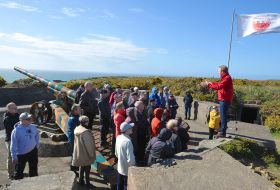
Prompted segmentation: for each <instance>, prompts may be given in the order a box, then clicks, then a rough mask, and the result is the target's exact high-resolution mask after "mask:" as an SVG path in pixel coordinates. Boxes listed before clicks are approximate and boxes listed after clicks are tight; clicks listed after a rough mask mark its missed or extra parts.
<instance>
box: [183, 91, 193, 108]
mask: <svg viewBox="0 0 280 190" xmlns="http://www.w3.org/2000/svg"><path fill="white" fill-rule="evenodd" d="M192 102H193V97H192V95H190V94H189V95H186V96H185V97H184V103H185V106H191V105H192Z"/></svg>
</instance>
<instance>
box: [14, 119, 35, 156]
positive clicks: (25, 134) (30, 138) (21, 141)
mask: <svg viewBox="0 0 280 190" xmlns="http://www.w3.org/2000/svg"><path fill="white" fill-rule="evenodd" d="M35 147H37V148H39V135H38V131H37V126H36V125H33V124H30V125H29V126H27V127H25V126H23V125H22V124H20V123H17V124H16V125H15V129H14V130H13V132H12V136H11V147H10V149H11V155H12V159H13V160H17V155H22V154H27V153H29V152H30V151H32V150H33V149H34V148H35Z"/></svg>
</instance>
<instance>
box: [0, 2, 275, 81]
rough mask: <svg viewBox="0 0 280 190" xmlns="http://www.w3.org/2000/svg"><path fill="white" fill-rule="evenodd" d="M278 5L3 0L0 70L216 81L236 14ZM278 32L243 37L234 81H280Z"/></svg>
mask: <svg viewBox="0 0 280 190" xmlns="http://www.w3.org/2000/svg"><path fill="white" fill-rule="evenodd" d="M279 8H280V1H277V0H254V1H249V0H211V1H206V0H188V1H187V0H173V1H171V0H165V1H163V0H152V1H151V0H79V1H77V0H59V1H55V0H33V1H30V0H29V1H27V0H14V1H7V0H1V1H0V26H1V27H0V68H8V69H12V68H13V67H14V66H19V67H22V68H24V69H33V70H34V69H35V70H59V71H81V72H104V73H116V74H138V75H139V74H140V75H166V76H186V77H188V76H202V77H205V76H207V77H218V66H219V65H223V64H224V65H226V64H227V59H228V51H229V40H230V31H231V21H232V13H233V9H235V10H236V13H237V14H257V13H280V9H279ZM279 44H280V33H273V34H263V35H252V36H249V37H245V38H241V37H238V36H237V29H236V23H234V28H233V40H232V52H231V63H230V73H231V75H232V76H233V78H248V79H280V72H279V71H280V66H279V59H278V58H279Z"/></svg>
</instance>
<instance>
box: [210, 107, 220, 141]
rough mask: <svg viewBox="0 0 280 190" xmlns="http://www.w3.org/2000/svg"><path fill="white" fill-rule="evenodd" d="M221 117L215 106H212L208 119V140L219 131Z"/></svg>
mask: <svg viewBox="0 0 280 190" xmlns="http://www.w3.org/2000/svg"><path fill="white" fill-rule="evenodd" d="M220 123H221V117H220V113H219V110H218V107H217V106H216V105H214V106H212V109H211V111H210V119H209V139H213V135H214V133H215V131H216V132H218V131H219V130H220Z"/></svg>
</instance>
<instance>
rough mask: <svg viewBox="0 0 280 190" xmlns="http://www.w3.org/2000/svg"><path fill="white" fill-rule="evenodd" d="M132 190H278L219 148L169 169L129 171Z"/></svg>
mask: <svg viewBox="0 0 280 190" xmlns="http://www.w3.org/2000/svg"><path fill="white" fill-rule="evenodd" d="M128 189H129V190H143V189H145V190H155V189H161V190H170V189H174V190H175V189H176V190H185V189H191V190H202V189H207V190H237V189H238V190H252V189H254V190H275V189H276V187H275V186H274V185H273V184H272V183H271V182H269V181H268V180H266V179H265V178H263V177H261V176H259V175H257V174H255V173H252V171H251V170H250V169H249V168H246V167H245V166H244V165H242V164H241V163H240V162H238V161H236V160H235V159H233V158H232V157H231V156H230V155H228V154H226V153H225V152H224V151H222V150H220V149H219V148H215V149H213V150H212V151H208V152H206V153H204V154H202V155H196V156H193V157H189V158H186V159H184V160H183V161H182V162H180V163H178V164H177V165H175V166H172V167H169V168H136V167H132V168H130V169H129V176H128Z"/></svg>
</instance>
